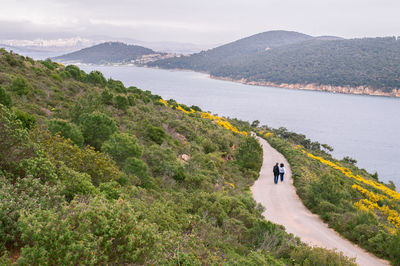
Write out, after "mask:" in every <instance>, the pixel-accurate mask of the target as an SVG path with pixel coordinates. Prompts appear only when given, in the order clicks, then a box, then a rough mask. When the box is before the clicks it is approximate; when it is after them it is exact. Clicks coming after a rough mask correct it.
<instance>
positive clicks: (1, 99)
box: [0, 86, 12, 108]
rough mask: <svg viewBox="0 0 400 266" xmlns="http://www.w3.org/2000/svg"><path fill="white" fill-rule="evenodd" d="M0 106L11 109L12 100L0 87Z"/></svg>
mask: <svg viewBox="0 0 400 266" xmlns="http://www.w3.org/2000/svg"><path fill="white" fill-rule="evenodd" d="M0 104H2V105H4V106H5V107H8V108H11V106H12V100H11V96H10V94H8V93H7V92H6V90H5V89H4V88H3V87H1V86H0Z"/></svg>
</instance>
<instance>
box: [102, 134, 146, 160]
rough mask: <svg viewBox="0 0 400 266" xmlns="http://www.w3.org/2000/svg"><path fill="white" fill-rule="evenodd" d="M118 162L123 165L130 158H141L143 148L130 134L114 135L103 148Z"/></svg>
mask: <svg viewBox="0 0 400 266" xmlns="http://www.w3.org/2000/svg"><path fill="white" fill-rule="evenodd" d="M101 150H102V151H103V152H106V153H108V154H109V155H110V156H111V157H112V158H113V159H114V160H115V161H116V162H118V163H119V164H120V165H123V163H124V162H125V160H126V159H127V158H129V157H140V156H141V155H142V152H143V148H142V147H141V146H139V145H138V144H137V139H136V137H135V136H132V135H130V134H128V133H114V134H113V135H112V136H111V137H110V138H109V139H108V140H107V141H105V142H104V143H103V146H102V147H101Z"/></svg>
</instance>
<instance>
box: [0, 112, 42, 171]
mask: <svg viewBox="0 0 400 266" xmlns="http://www.w3.org/2000/svg"><path fill="white" fill-rule="evenodd" d="M34 154H35V149H34V145H33V143H32V142H31V140H30V138H29V135H28V132H27V130H26V129H25V128H24V127H23V126H22V123H21V121H19V120H18V119H17V117H16V116H15V114H14V113H13V112H12V111H11V110H10V109H8V108H6V107H4V106H3V105H0V170H1V169H8V170H12V169H15V168H16V167H17V164H18V163H19V162H20V161H21V160H24V159H27V158H30V157H32V156H33V155H34Z"/></svg>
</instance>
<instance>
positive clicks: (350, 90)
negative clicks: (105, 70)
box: [75, 63, 400, 98]
mask: <svg viewBox="0 0 400 266" xmlns="http://www.w3.org/2000/svg"><path fill="white" fill-rule="evenodd" d="M75 64H76V65H78V66H79V65H91V66H117V67H118V66H134V67H143V68H151V69H161V70H170V71H183V72H195V73H201V74H206V75H208V77H209V78H211V79H215V80H222V81H230V82H235V83H241V84H245V85H252V86H262V87H274V88H282V89H291V90H305V91H321V92H330V93H341V94H349V95H365V96H380V97H391V98H400V89H393V90H392V92H384V91H382V90H381V89H378V90H373V89H371V88H369V87H365V86H358V87H350V86H332V85H316V84H299V83H297V84H290V83H281V84H278V83H274V82H268V81H248V80H247V79H245V78H242V79H232V78H229V77H218V76H213V75H211V74H210V73H208V72H206V71H195V70H192V69H185V68H161V67H157V66H148V65H137V64H121V63H119V64H118V63H110V64H100V65H98V64H87V63H75Z"/></svg>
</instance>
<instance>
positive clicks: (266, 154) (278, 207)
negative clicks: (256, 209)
mask: <svg viewBox="0 0 400 266" xmlns="http://www.w3.org/2000/svg"><path fill="white" fill-rule="evenodd" d="M257 139H258V141H259V142H260V144H261V145H262V147H263V165H262V168H261V172H260V177H259V178H258V180H257V181H256V182H255V183H254V185H253V186H252V187H251V191H252V193H253V197H254V199H255V200H256V202H257V203H260V204H261V205H263V206H264V207H265V209H266V210H265V211H264V213H263V216H264V217H265V218H266V219H267V220H269V221H271V222H274V223H276V224H281V225H283V226H285V228H286V231H287V232H289V233H292V234H293V235H295V236H298V237H300V238H301V240H302V241H303V242H305V243H308V244H310V245H311V246H319V247H323V248H327V249H336V250H337V251H342V252H343V254H344V255H346V256H348V257H350V258H354V257H355V258H356V262H357V264H358V265H362V266H369V265H371V266H372V265H373V266H375V265H389V263H388V262H387V261H384V260H382V259H379V258H377V257H375V256H374V255H372V254H370V253H367V252H366V251H365V250H363V249H361V248H360V247H358V246H357V245H355V244H353V243H351V242H350V241H349V240H347V239H345V238H343V237H342V236H340V235H339V234H338V233H337V232H335V231H334V230H333V229H331V228H329V227H328V225H327V224H325V223H324V222H323V221H322V220H321V219H320V218H319V217H318V216H317V215H315V214H312V213H311V212H310V211H309V210H308V209H307V208H306V207H305V206H304V205H303V203H302V202H301V199H300V198H299V197H298V196H297V194H296V190H295V187H294V186H293V180H292V178H291V176H292V172H291V169H290V166H289V163H288V162H287V161H286V159H285V157H283V155H282V154H280V153H279V152H278V151H277V150H275V149H274V148H272V147H271V145H269V143H268V142H267V141H265V140H264V139H261V138H259V137H257ZM276 162H279V163H284V164H285V168H286V174H285V178H284V181H283V182H281V181H279V183H278V184H277V185H275V184H274V177H273V173H272V168H273V166H274V165H275V163H276Z"/></svg>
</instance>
